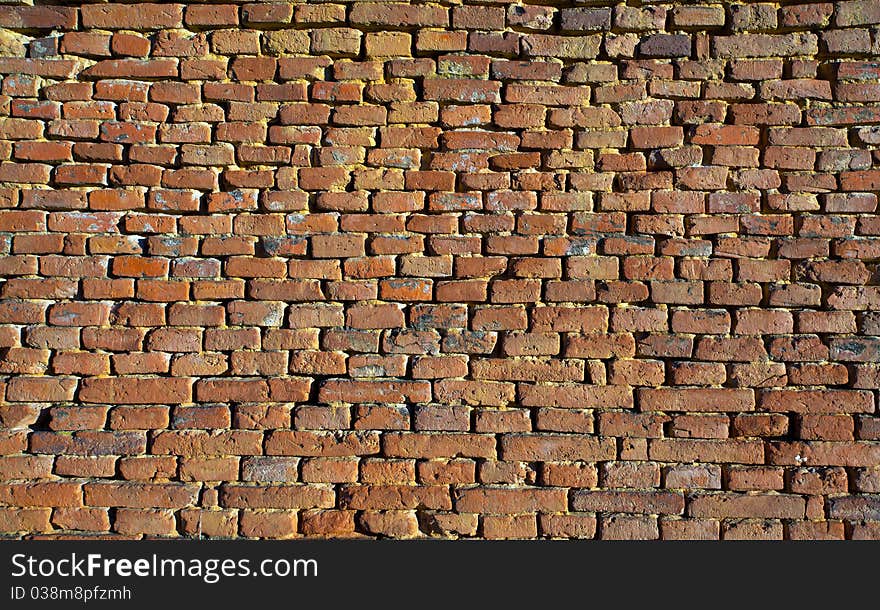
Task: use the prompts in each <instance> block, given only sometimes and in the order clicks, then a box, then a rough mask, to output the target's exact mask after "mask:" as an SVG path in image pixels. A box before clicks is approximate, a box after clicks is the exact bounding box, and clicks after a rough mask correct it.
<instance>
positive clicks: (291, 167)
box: [0, 0, 880, 539]
mask: <svg viewBox="0 0 880 610" xmlns="http://www.w3.org/2000/svg"><path fill="white" fill-rule="evenodd" d="M0 77H2V81H0V299H2V300H0V350H2V363H0V425H2V430H0V535H2V536H8V537H24V536H28V537H58V536H64V537H67V536H89V535H110V536H113V537H119V538H129V537H155V536H159V537H167V536H172V537H196V536H206V537H248V538H291V537H300V536H329V537H352V536H357V537H361V536H363V537H392V538H410V537H421V536H435V537H476V538H493V539H494V538H511V537H513V538H536V537H537V538H556V537H561V538H607V539H632V538H664V539H681V538H700V539H703V538H708V539H718V538H722V539H739V538H771V539H774V538H776V539H778V538H790V539H804V538H832V539H843V538H871V537H877V536H878V535H880V414H878V386H880V313H878V311H880V268H878V262H880V222H878V216H877V197H878V194H880V148H878V145H880V85H878V82H880V4H878V3H877V2H876V1H874V0H841V1H838V2H822V3H817V2H812V3H811V2H805V3H798V4H791V3H788V2H783V3H772V2H751V1H747V2H744V3H736V4H733V3H726V2H725V3H722V2H716V3H712V2H702V3H697V4H694V3H691V2H674V1H671V2H661V3H655V2H651V3H640V2H635V3H622V2H621V3H614V2H602V1H601V0H600V1H595V2H590V3H588V5H584V3H583V2H581V1H553V2H551V1H549V0H548V1H547V2H545V3H543V4H542V3H540V2H538V3H529V4H517V3H504V2H495V1H494V0H489V1H483V0H464V1H463V2H462V1H450V2H445V1H442V0H441V1H436V2H434V1H428V2H365V1H359V0H354V1H349V0H336V1H332V0H331V1H328V2H324V1H308V0H305V1H297V2H265V3H262V2H261V3H238V2H236V1H235V0H230V1H229V2H226V3H223V4H207V3H206V4H202V3H197V2H191V3H156V4H150V3H138V4H136V5H132V4H122V3H112V2H111V3H109V4H82V5H80V4H79V3H72V2H59V3H54V4H53V5H51V6H49V5H44V4H42V3H40V2H36V3H34V5H33V6H25V5H14V4H5V5H3V6H0Z"/></svg>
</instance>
